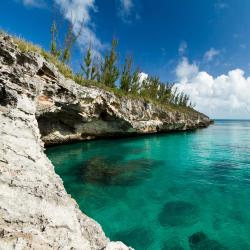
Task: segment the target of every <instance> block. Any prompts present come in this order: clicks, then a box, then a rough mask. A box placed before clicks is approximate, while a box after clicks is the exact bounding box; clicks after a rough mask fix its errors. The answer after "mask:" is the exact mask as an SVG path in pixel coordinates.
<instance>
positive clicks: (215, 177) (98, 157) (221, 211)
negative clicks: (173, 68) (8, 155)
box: [47, 121, 250, 250]
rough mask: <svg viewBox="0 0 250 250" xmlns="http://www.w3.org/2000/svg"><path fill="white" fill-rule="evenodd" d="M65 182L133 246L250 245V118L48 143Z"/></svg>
mask: <svg viewBox="0 0 250 250" xmlns="http://www.w3.org/2000/svg"><path fill="white" fill-rule="evenodd" d="M47 154H48V156H49V158H50V159H51V160H52V162H53V163H54V165H55V170H56V172H57V173H58V174H59V175H60V176H61V177H62V179H63V181H64V185H65V188H66V190H67V191H68V192H69V193H70V194H71V195H72V196H73V198H75V199H76V201H77V202H78V204H79V206H80V208H81V210H82V211H83V212H84V213H86V214H87V215H89V216H90V217H92V218H94V219H95V220H97V221H98V222H99V223H100V224H101V225H102V227H103V229H104V231H105V232H106V234H107V236H108V237H110V238H111V239H112V240H122V241H124V242H125V243H126V244H128V245H130V246H132V247H134V248H135V249H138V250H140V249H150V250H151V249H152V250H158V249H159V250H160V249H162V250H163V249H164V250H167V249H172V250H173V249H175V250H177V249H194V250H198V249H199V250H206V249H209V250H213V249H244V250H245V249H250V122H249V121H216V123H215V124H214V125H211V126H210V127H209V128H207V129H202V130H197V131H195V132H183V133H174V134H164V135H156V136H147V137H141V138H133V139H131V138H130V139H120V140H98V141H91V142H84V143H78V144H72V145H64V146H58V147H53V148H50V149H48V150H47Z"/></svg>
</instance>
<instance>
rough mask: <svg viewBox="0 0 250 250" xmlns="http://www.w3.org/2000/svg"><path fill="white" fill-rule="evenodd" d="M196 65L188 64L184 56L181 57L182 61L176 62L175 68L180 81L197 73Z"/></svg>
mask: <svg viewBox="0 0 250 250" xmlns="http://www.w3.org/2000/svg"><path fill="white" fill-rule="evenodd" d="M198 70H199V69H198V66H197V65H196V64H195V63H194V64H189V62H188V59H187V58H186V57H183V58H182V61H181V62H180V63H179V64H178V66H177V68H176V75H177V77H178V79H181V80H182V81H187V80H188V79H189V78H191V77H193V76H194V75H196V74H197V73H198Z"/></svg>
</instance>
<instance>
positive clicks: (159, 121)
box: [0, 34, 211, 250]
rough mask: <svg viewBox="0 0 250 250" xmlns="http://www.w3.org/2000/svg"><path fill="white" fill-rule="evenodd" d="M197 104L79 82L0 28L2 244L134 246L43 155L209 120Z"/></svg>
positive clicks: (23, 246) (196, 125) (8, 246)
mask: <svg viewBox="0 0 250 250" xmlns="http://www.w3.org/2000/svg"><path fill="white" fill-rule="evenodd" d="M210 122H211V121H210V120H209V118H208V117H206V116H205V115H203V114H201V113H198V112H196V111H194V110H192V109H186V110H184V111H180V110H174V109H173V110H172V109H167V108H163V107H160V106H157V105H154V104H151V103H147V102H145V101H143V100H138V99H137V100H136V99H130V98H127V97H117V96H116V95H115V94H113V93H111V92H108V91H105V90H103V89H101V88H98V87H85V86H80V85H77V84H76V83H75V82H74V81H72V80H70V79H65V77H64V76H63V75H62V74H60V73H59V71H58V69H57V68H56V67H55V66H54V65H53V64H51V63H49V62H48V61H46V60H45V58H44V57H42V56H41V55H39V54H36V53H32V52H29V53H22V52H21V51H20V50H19V49H18V48H17V46H16V45H15V44H14V42H13V40H12V38H11V37H10V36H7V35H4V34H1V35H0V246H1V247H0V248H1V249H36V250H38V249H84V250H87V249H107V250H112V249H120V250H123V249H131V248H128V247H126V246H125V245H124V244H123V243H121V242H110V240H109V239H108V238H107V237H106V236H105V234H104V232H103V231H102V229H101V227H100V225H99V224H98V223H97V222H95V221H93V220H92V219H91V218H89V217H88V216H86V215H85V214H83V213H82V212H81V211H80V210H79V208H78V205H77V204H76V202H75V201H74V200H73V199H72V198H71V197H70V195H68V194H67V193H66V191H65V189H64V186H63V183H62V180H61V179H60V177H59V176H58V175H56V173H55V172H54V167H53V165H52V164H51V162H50V161H49V160H48V158H47V157H46V155H45V154H44V144H45V145H53V144H60V143H67V142H72V141H80V140H86V139H93V138H98V137H110V136H128V135H135V134H146V133H156V132H167V131H176V130H189V129H195V128H199V127H206V126H208V125H209V124H210Z"/></svg>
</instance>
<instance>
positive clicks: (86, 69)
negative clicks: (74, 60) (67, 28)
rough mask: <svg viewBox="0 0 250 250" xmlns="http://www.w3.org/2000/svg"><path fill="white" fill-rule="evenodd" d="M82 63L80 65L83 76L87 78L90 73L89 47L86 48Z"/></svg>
mask: <svg viewBox="0 0 250 250" xmlns="http://www.w3.org/2000/svg"><path fill="white" fill-rule="evenodd" d="M83 63H84V64H82V65H81V69H82V72H83V76H84V78H85V79H86V80H89V78H90V73H91V64H92V58H91V49H90V48H88V50H87V54H86V56H85V57H84V59H83Z"/></svg>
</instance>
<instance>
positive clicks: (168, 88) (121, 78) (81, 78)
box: [14, 22, 193, 111]
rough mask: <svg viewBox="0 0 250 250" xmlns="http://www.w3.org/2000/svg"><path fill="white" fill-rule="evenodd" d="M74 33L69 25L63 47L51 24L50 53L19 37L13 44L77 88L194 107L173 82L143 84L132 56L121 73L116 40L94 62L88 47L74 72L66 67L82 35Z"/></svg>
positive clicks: (152, 78) (169, 105) (170, 106)
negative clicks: (42, 59)
mask: <svg viewBox="0 0 250 250" xmlns="http://www.w3.org/2000/svg"><path fill="white" fill-rule="evenodd" d="M74 30H75V29H74V26H73V25H72V24H70V25H69V26H68V30H67V33H66V35H65V39H64V43H63V46H60V44H59V42H58V29H57V25H56V22H53V23H52V26H51V42H50V52H47V51H45V50H44V49H43V48H41V47H39V46H37V45H34V44H32V43H30V42H27V41H25V40H23V39H20V38H16V37H14V42H15V43H16V44H17V46H18V48H19V49H20V50H21V51H22V52H36V53H39V54H41V55H42V56H43V57H45V59H46V60H48V61H49V62H51V63H53V64H54V65H55V66H56V67H57V68H58V70H59V71H60V73H62V74H63V75H64V76H65V77H66V78H71V79H73V80H74V81H75V82H76V83H78V84H80V85H87V86H98V87H100V88H103V89H105V90H107V91H111V92H113V93H115V94H116V95H117V96H119V97H129V98H134V99H142V100H145V101H148V102H151V103H155V104H158V105H160V106H163V107H164V108H168V109H175V108H178V109H179V110H180V109H182V108H183V109H185V110H187V111H191V110H192V107H193V104H192V103H191V101H190V98H189V96H188V95H186V94H184V93H183V92H179V91H178V90H177V89H176V88H175V87H174V84H173V83H164V82H161V81H160V79H159V77H156V76H149V77H147V78H146V79H144V80H143V81H142V80H141V75H140V71H139V69H138V68H135V67H133V59H132V57H131V56H127V57H126V60H125V63H124V65H123V67H122V69H121V70H120V69H119V66H118V54H117V52H116V49H117V46H118V41H117V40H116V39H113V40H112V46H111V48H110V50H109V51H107V52H106V53H105V56H104V59H99V60H97V59H96V58H94V57H93V54H94V53H93V51H92V49H91V46H89V48H88V49H87V51H86V54H85V56H84V58H83V61H82V63H81V64H80V68H81V71H80V72H79V73H73V71H72V70H71V68H70V67H69V66H68V64H69V62H70V58H71V52H72V48H73V47H74V45H75V43H76V41H77V39H78V37H79V36H80V35H81V32H82V30H81V28H80V29H79V31H78V32H77V34H75V32H74ZM133 68H135V70H133ZM120 72H121V74H120Z"/></svg>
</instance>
